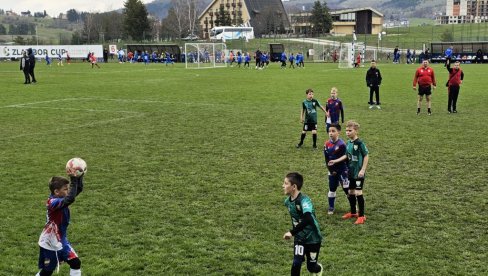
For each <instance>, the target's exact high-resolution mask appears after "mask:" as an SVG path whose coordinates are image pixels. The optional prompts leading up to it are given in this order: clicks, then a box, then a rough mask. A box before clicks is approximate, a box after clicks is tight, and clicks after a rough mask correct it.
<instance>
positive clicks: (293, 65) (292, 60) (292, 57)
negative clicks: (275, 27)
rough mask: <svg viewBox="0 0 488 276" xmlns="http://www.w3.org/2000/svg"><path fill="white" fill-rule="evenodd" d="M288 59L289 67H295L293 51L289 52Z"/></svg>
mask: <svg viewBox="0 0 488 276" xmlns="http://www.w3.org/2000/svg"><path fill="white" fill-rule="evenodd" d="M288 61H289V62H290V66H289V68H291V67H293V69H295V62H294V61H295V56H294V55H293V53H291V54H290V56H289V57H288Z"/></svg>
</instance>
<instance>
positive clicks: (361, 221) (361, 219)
mask: <svg viewBox="0 0 488 276" xmlns="http://www.w3.org/2000/svg"><path fill="white" fill-rule="evenodd" d="M365 221H366V216H362V217H358V219H357V220H356V222H355V223H354V224H364V222H365Z"/></svg>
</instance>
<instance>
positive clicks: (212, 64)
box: [185, 43, 228, 69]
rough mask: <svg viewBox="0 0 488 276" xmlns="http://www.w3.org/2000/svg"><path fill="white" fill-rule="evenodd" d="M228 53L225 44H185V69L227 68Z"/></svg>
mask: <svg viewBox="0 0 488 276" xmlns="http://www.w3.org/2000/svg"><path fill="white" fill-rule="evenodd" d="M227 52H228V51H227V46H226V45H225V43H185V68H186V69H208V68H222V67H227V63H226V62H225V61H226V57H227V55H228V53H227Z"/></svg>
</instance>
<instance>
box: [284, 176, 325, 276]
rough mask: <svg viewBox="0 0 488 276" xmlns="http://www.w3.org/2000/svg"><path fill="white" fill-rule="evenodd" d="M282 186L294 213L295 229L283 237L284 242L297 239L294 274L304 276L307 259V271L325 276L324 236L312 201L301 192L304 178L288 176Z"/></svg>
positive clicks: (287, 206)
mask: <svg viewBox="0 0 488 276" xmlns="http://www.w3.org/2000/svg"><path fill="white" fill-rule="evenodd" d="M282 187H283V192H284V193H285V195H287V196H288V197H287V198H286V199H285V207H286V208H287V209H288V212H289V213H290V216H291V225H292V229H290V231H288V232H286V233H285V234H284V235H283V239H285V240H289V239H291V238H292V237H294V242H293V247H294V248H293V252H294V253H293V263H292V266H291V275H292V276H300V272H301V270H302V264H303V262H304V261H305V258H306V259H307V270H308V271H309V272H311V273H313V275H318V276H321V275H322V272H323V268H322V265H321V264H320V263H319V262H318V259H319V255H320V245H321V243H322V233H321V232H320V226H319V222H318V220H317V217H316V216H315V209H314V207H313V204H312V200H311V199H310V197H308V196H307V195H305V194H302V193H301V189H302V187H303V176H302V175H301V174H299V173H297V172H291V173H288V174H287V175H286V177H285V180H284V181H283V185H282Z"/></svg>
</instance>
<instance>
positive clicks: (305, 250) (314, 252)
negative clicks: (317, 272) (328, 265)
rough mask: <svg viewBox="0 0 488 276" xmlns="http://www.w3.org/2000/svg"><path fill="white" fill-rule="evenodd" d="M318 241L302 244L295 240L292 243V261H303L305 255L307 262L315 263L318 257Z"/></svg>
mask: <svg viewBox="0 0 488 276" xmlns="http://www.w3.org/2000/svg"><path fill="white" fill-rule="evenodd" d="M319 253H320V243H314V244H303V243H300V242H296V241H295V243H294V245H293V262H294V263H295V262H296V263H300V264H301V263H303V261H304V260H305V256H306V257H307V262H311V263H316V262H317V260H318V258H319Z"/></svg>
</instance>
